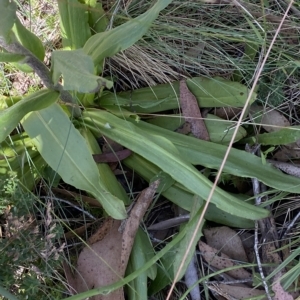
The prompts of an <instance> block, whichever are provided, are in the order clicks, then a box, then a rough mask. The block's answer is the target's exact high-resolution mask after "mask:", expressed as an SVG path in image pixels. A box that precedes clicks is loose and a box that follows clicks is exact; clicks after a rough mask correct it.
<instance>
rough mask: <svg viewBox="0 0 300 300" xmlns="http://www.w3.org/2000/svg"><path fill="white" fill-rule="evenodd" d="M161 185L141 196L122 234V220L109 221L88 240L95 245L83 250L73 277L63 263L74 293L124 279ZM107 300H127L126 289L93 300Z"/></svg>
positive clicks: (155, 185)
mask: <svg viewBox="0 0 300 300" xmlns="http://www.w3.org/2000/svg"><path fill="white" fill-rule="evenodd" d="M158 185H159V180H157V181H155V182H153V183H152V184H151V185H150V186H149V188H147V189H145V190H144V191H143V192H142V193H141V194H140V196H139V198H138V200H137V203H136V204H135V206H134V207H133V209H132V211H131V213H130V217H129V218H128V220H127V221H126V223H125V228H124V230H123V232H121V231H120V225H121V221H117V220H113V219H108V220H107V222H106V224H105V226H104V228H103V229H100V230H99V231H98V232H97V234H96V235H94V236H93V238H91V239H90V240H89V241H90V242H95V243H94V244H92V245H88V246H86V247H85V248H84V249H83V250H82V251H81V253H80V255H79V257H78V261H77V268H76V273H75V274H74V276H73V274H72V273H71V271H70V268H69V267H68V266H67V265H66V264H64V269H65V273H66V277H67V280H68V283H69V285H70V286H71V287H72V290H75V291H76V292H77V293H81V292H84V291H87V290H90V289H93V288H97V287H103V286H106V285H109V284H112V283H114V282H117V281H119V280H120V279H121V278H123V276H124V274H125V270H126V267H127V263H128V259H129V256H130V253H131V249H132V245H133V242H134V238H135V235H136V232H137V230H138V227H139V224H140V221H141V219H142V218H143V216H144V214H145V212H146V210H147V208H148V207H149V205H150V203H151V201H152V198H153V196H154V194H155V192H156V189H157V187H158ZM105 233H106V235H105ZM99 239H100V240H99ZM104 299H105V300H124V299H125V298H124V293H123V288H120V289H118V290H115V291H113V292H111V293H110V294H108V295H97V296H94V297H92V298H91V300H104Z"/></svg>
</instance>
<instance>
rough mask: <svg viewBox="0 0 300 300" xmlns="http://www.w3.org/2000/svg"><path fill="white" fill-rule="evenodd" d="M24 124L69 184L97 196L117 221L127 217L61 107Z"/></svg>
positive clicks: (33, 115)
mask: <svg viewBox="0 0 300 300" xmlns="http://www.w3.org/2000/svg"><path fill="white" fill-rule="evenodd" d="M22 125H23V127H24V129H25V131H26V133H27V134H28V135H29V137H30V138H31V139H32V140H33V143H34V144H35V146H36V147H37V149H38V150H39V152H40V153H41V155H42V157H43V158H44V159H45V161H46V162H47V163H48V164H49V166H50V167H51V168H52V169H53V170H54V171H56V172H57V173H58V174H59V175H60V176H61V177H62V179H63V180H64V181H65V182H66V183H68V184H70V185H72V186H75V187H76V188H78V189H81V190H85V191H87V192H89V193H91V194H92V195H94V196H95V197H96V199H97V200H98V201H99V202H100V203H101V204H102V206H103V208H104V209H105V210H106V212H107V213H108V214H109V215H111V216H112V217H113V218H115V219H124V218H125V217H126V211H125V207H124V204H123V202H122V201H121V200H120V199H118V198H116V197H114V196H113V195H112V194H111V193H109V192H108V191H107V190H106V188H105V186H104V185H103V183H102V181H101V178H100V175H99V171H98V168H97V165H96V163H95V162H94V160H93V157H92V154H91V152H90V150H89V148H88V145H87V143H86V141H85V139H84V138H83V137H82V135H81V134H80V133H79V131H78V130H77V129H76V128H75V127H74V125H73V124H72V123H71V121H70V120H69V118H68V117H67V115H66V114H65V112H64V111H63V110H62V108H61V107H60V106H59V105H58V104H53V105H51V106H49V107H47V108H46V109H43V110H40V111H38V112H32V113H30V114H28V115H27V116H26V117H25V118H24V119H23V121H22Z"/></svg>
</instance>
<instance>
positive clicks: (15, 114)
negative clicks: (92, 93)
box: [0, 90, 59, 142]
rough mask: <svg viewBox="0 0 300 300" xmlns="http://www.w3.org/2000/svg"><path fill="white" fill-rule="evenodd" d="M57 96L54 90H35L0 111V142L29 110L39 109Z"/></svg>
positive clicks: (52, 101) (53, 100)
mask: <svg viewBox="0 0 300 300" xmlns="http://www.w3.org/2000/svg"><path fill="white" fill-rule="evenodd" d="M58 97H59V94H58V93H57V92H55V91H50V90H41V91H38V92H35V93H33V94H31V95H29V96H27V97H25V98H24V99H22V100H21V101H19V102H18V103H16V104H14V105H13V106H11V107H9V108H7V109H5V110H2V111H0V128H1V130H0V142H2V141H3V140H4V139H5V138H6V137H7V136H8V135H9V134H10V133H11V131H12V130H13V129H15V128H16V127H17V125H18V123H19V122H20V121H21V119H22V118H23V117H24V116H25V115H26V114H28V113H29V112H31V111H35V110H40V109H43V108H46V107H47V106H49V105H51V104H52V103H54V102H55V101H56V100H57V99H58Z"/></svg>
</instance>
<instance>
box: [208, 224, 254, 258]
mask: <svg viewBox="0 0 300 300" xmlns="http://www.w3.org/2000/svg"><path fill="white" fill-rule="evenodd" d="M203 233H204V236H205V238H206V242H207V244H208V245H209V246H211V247H213V248H215V249H217V250H219V251H221V252H222V253H224V254H226V255H228V256H229V257H230V258H231V259H234V260H237V261H240V262H248V258H247V255H246V252H245V250H244V246H243V243H242V241H241V239H240V237H239V235H238V234H237V233H236V231H234V230H232V229H230V228H229V227H226V226H222V227H214V228H209V229H204V231H203Z"/></svg>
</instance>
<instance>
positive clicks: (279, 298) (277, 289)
mask: <svg viewBox="0 0 300 300" xmlns="http://www.w3.org/2000/svg"><path fill="white" fill-rule="evenodd" d="M281 276H282V273H281V272H279V273H277V274H276V275H275V277H274V282H273V285H272V291H273V292H274V294H275V295H274V298H273V299H274V300H293V299H294V297H293V296H292V295H291V294H289V293H288V292H286V291H285V290H284V289H283V287H282V286H281V284H280V277H281Z"/></svg>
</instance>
